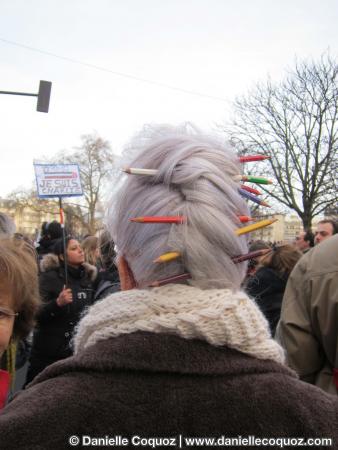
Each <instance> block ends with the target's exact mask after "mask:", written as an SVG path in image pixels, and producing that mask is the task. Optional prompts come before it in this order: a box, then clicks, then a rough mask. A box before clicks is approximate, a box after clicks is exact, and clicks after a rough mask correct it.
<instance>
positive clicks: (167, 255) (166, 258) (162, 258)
mask: <svg viewBox="0 0 338 450" xmlns="http://www.w3.org/2000/svg"><path fill="white" fill-rule="evenodd" d="M180 256H181V253H180V252H168V253H163V255H161V256H159V257H158V258H156V259H155V260H154V262H156V263H162V262H169V261H173V260H174V259H177V258H179V257H180Z"/></svg>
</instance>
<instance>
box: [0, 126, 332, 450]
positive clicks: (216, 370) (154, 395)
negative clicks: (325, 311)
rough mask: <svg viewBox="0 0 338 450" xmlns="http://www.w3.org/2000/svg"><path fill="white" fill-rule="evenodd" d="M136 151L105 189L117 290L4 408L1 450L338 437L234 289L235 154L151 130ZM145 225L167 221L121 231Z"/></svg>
mask: <svg viewBox="0 0 338 450" xmlns="http://www.w3.org/2000/svg"><path fill="white" fill-rule="evenodd" d="M133 144H134V147H132V148H131V147H130V146H129V147H128V150H127V154H128V155H129V157H130V156H131V155H132V158H133V159H131V160H129V161H130V162H129V167H130V168H134V169H136V170H137V169H139V171H138V172H139V173H138V174H135V175H129V176H128V178H127V180H125V183H124V184H122V185H121V184H120V182H121V181H122V180H117V182H116V183H115V182H113V183H112V186H114V189H115V186H116V185H118V186H120V185H121V188H120V189H119V191H118V192H116V203H114V206H111V207H109V208H107V209H108V211H109V213H110V219H109V223H110V227H111V230H112V236H113V238H114V241H115V243H116V248H117V252H118V254H117V264H118V270H119V275H120V281H121V289H122V291H121V292H116V293H115V294H112V295H110V296H108V297H106V298H104V299H103V300H101V301H99V302H96V303H95V304H94V305H92V306H91V307H90V308H89V310H88V312H87V314H86V315H85V316H84V317H83V318H82V319H81V321H80V323H79V325H78V327H77V331H76V335H75V336H74V356H72V357H71V358H68V359H66V360H63V361H59V362H57V363H56V364H53V365H52V366H50V367H48V368H47V369H46V370H45V371H44V372H43V373H41V374H39V376H38V377H37V378H36V379H35V380H34V381H33V383H32V384H31V385H30V386H29V387H28V389H26V390H25V391H23V392H22V393H21V394H19V395H18V396H17V397H16V398H15V399H14V400H13V401H12V402H11V404H10V405H9V406H7V408H6V409H5V410H4V412H3V413H2V415H1V416H0V436H1V446H2V447H3V448H5V449H6V450H11V449H15V450H20V449H25V450H30V449H32V450H33V449H34V450H39V449H46V448H47V449H48V448H53V449H54V448H55V449H63V448H68V447H69V446H71V445H76V446H79V447H84V446H88V447H96V446H101V447H102V448H103V447H107V448H108V446H114V447H116V448H123V446H124V445H126V446H127V447H128V448H134V447H137V446H140V447H144V448H146V447H148V448H163V447H164V446H166V447H171V448H175V447H176V448H178V447H179V448H187V447H189V445H187V442H186V441H185V439H187V438H193V437H195V438H201V441H202V440H203V438H204V439H205V438H207V437H211V438H214V439H218V438H221V436H222V435H223V436H224V437H227V438H230V437H237V438H238V437H239V436H243V437H244V436H245V437H247V436H249V435H250V436H255V437H256V438H260V439H262V438H267V437H268V438H273V441H272V442H274V443H271V444H270V445H269V444H266V446H267V448H275V447H276V439H277V438H281V437H282V438H286V439H285V440H286V442H289V445H288V446H291V445H290V440H291V438H294V437H300V438H305V439H306V438H313V437H315V438H332V439H333V440H334V439H338V415H337V413H338V400H337V399H336V398H335V397H333V396H330V395H328V394H326V393H324V392H321V391H320V390H319V389H317V388H316V387H314V386H310V385H306V384H305V383H302V382H300V381H299V380H297V377H296V375H295V373H294V372H292V371H291V370H289V369H288V368H287V367H286V366H285V365H284V352H283V349H282V348H281V347H280V345H279V344H278V343H277V342H276V341H275V340H274V339H272V338H271V334H270V331H269V328H268V324H267V321H266V319H265V318H264V316H263V314H262V312H261V311H260V310H259V308H258V306H257V305H256V304H255V302H254V301H253V300H252V299H250V298H249V297H248V296H247V295H246V294H245V292H243V291H242V290H241V284H242V281H243V278H244V277H245V274H246V267H247V264H246V262H241V263H238V264H236V263H235V262H234V261H233V259H232V258H233V257H234V256H238V255H243V254H245V253H247V251H248V248H247V236H246V235H245V234H241V235H240V236H238V234H237V233H238V231H239V230H238V229H239V228H242V226H243V225H241V224H240V223H239V220H238V217H237V215H249V208H248V206H247V204H246V201H245V200H244V199H243V198H242V197H241V196H240V194H239V192H238V188H239V186H240V182H239V181H237V180H238V178H240V174H241V170H242V168H241V164H240V162H239V160H238V156H237V155H236V154H234V152H233V151H232V150H231V148H229V147H228V146H225V145H224V142H223V140H218V139H216V138H214V139H213V138H211V137H210V136H206V135H203V134H201V133H199V132H198V131H197V130H195V129H194V128H192V127H191V126H190V125H185V126H182V127H178V128H168V127H161V128H156V129H153V128H151V127H147V128H146V129H145V130H144V133H143V134H142V135H141V136H139V138H138V139H136V140H135V141H134V142H133ZM133 150H134V151H133ZM136 151H137V152H138V153H136V154H135V152H136ZM142 169H143V170H142ZM144 169H152V171H151V172H150V174H149V172H147V173H146V175H145V174H144ZM154 171H155V172H154ZM141 216H142V217H145V216H152V219H154V218H156V219H155V220H159V216H160V217H161V219H164V220H167V222H163V221H162V223H138V222H136V221H132V220H130V219H133V218H137V217H141ZM164 216H165V217H164ZM168 217H170V219H168ZM168 220H169V222H168ZM243 231H245V230H243ZM168 253H169V256H170V258H168ZM173 253H174V255H173ZM164 254H165V255H166V257H167V258H166V262H155V261H158V258H159V257H160V256H164ZM173 256H175V258H173ZM168 259H169V260H168ZM161 261H163V259H162V260H161ZM122 438H124V444H122V443H121V439H122ZM155 439H156V441H155ZM161 439H162V444H161ZM305 439H304V440H305ZM201 441H200V444H199V446H200V447H201V448H209V447H210V448H215V446H217V441H216V445H215V443H211V444H210V441H209V444H208V443H207V442H204V443H203V441H202V443H201ZM190 442H191V441H190ZM297 442H298V441H297ZM190 445H191V447H197V446H198V445H193V444H190ZM277 445H278V444H277ZM294 445H295V444H294ZM334 445H336V442H335V441H334ZM219 446H220V445H219ZM256 446H258V445H256ZM280 446H282V445H280ZM284 446H285V447H286V446H287V444H286V443H285V444H284ZM127 447H126V448H127ZM237 447H238V448H244V446H241V445H240V444H237V446H236V445H231V444H229V448H237ZM251 448H252V447H251Z"/></svg>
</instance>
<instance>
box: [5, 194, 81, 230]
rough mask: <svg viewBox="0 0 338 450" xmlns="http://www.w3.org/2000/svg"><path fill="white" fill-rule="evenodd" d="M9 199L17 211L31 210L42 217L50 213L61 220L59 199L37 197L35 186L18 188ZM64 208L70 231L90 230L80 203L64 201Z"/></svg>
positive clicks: (22, 212) (67, 226)
mask: <svg viewBox="0 0 338 450" xmlns="http://www.w3.org/2000/svg"><path fill="white" fill-rule="evenodd" d="M8 199H9V200H11V201H12V202H13V203H14V205H15V209H16V211H17V212H21V214H24V212H25V211H27V210H28V211H29V210H30V211H35V212H36V213H38V214H39V215H40V216H41V218H42V217H43V216H45V215H47V214H50V215H52V216H53V217H54V218H55V220H60V219H59V214H60V207H59V201H58V199H52V198H50V199H45V198H44V199H41V198H39V197H37V195H36V190H35V188H33V189H17V190H15V191H13V192H12V193H11V194H10V195H9V196H8ZM63 210H64V213H65V219H66V220H65V221H66V228H67V232H68V233H71V234H73V233H74V234H82V233H83V232H84V231H88V224H87V222H86V220H85V217H86V216H85V214H84V212H83V210H82V208H81V206H80V205H76V204H73V203H68V202H64V204H63Z"/></svg>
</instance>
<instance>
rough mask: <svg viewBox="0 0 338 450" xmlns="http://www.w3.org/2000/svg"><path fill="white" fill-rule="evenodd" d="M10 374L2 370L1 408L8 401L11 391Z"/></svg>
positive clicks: (0, 380)
mask: <svg viewBox="0 0 338 450" xmlns="http://www.w3.org/2000/svg"><path fill="white" fill-rule="evenodd" d="M9 384H10V376H9V373H8V372H6V371H5V370H0V409H2V408H3V407H4V406H5V404H6V401H7V395H8V391H9Z"/></svg>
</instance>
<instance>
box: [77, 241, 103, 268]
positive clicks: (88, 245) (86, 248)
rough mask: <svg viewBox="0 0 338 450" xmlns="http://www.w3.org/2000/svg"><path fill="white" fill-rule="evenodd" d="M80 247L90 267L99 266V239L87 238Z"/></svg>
mask: <svg viewBox="0 0 338 450" xmlns="http://www.w3.org/2000/svg"><path fill="white" fill-rule="evenodd" d="M81 247H82V250H83V252H84V255H85V261H86V262H87V263H89V264H91V265H92V266H98V265H100V245H99V238H98V237H96V236H87V237H86V238H85V239H84V240H83V241H82V242H81Z"/></svg>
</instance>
